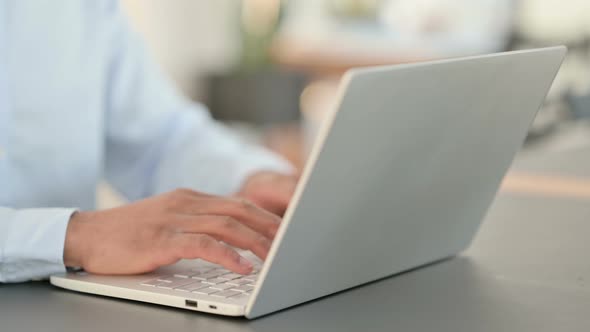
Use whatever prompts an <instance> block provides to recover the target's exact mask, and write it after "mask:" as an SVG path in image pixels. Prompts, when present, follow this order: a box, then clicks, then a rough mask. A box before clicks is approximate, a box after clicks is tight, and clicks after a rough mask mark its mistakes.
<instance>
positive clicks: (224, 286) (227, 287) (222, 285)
mask: <svg viewBox="0 0 590 332" xmlns="http://www.w3.org/2000/svg"><path fill="white" fill-rule="evenodd" d="M208 286H211V288H215V289H219V290H226V289H230V288H234V287H236V286H234V285H229V284H219V285H213V286H212V285H208Z"/></svg>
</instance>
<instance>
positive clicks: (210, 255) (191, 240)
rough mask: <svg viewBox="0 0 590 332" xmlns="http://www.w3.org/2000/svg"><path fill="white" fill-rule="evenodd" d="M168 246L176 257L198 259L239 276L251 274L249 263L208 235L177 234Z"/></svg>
mask: <svg viewBox="0 0 590 332" xmlns="http://www.w3.org/2000/svg"><path fill="white" fill-rule="evenodd" d="M169 245H170V246H171V247H172V248H175V250H176V251H177V255H178V256H179V257H180V258H183V259H196V258H200V259H203V260H206V261H208V262H211V263H214V264H219V265H221V266H223V267H225V268H227V269H228V270H231V271H233V272H236V273H240V274H250V273H251V272H252V263H251V262H249V261H248V260H247V259H245V258H244V257H242V256H240V254H238V253H237V252H236V251H235V250H234V249H232V248H230V247H229V246H227V245H225V244H222V243H220V242H219V241H218V240H216V239H215V238H213V237H211V236H208V235H204V234H191V233H177V234H176V235H175V236H173V237H172V238H171V239H170V244H169Z"/></svg>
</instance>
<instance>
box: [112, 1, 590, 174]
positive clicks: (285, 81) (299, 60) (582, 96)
mask: <svg viewBox="0 0 590 332" xmlns="http://www.w3.org/2000/svg"><path fill="white" fill-rule="evenodd" d="M121 1H122V4H123V7H124V8H125V10H126V11H127V13H128V15H129V17H130V20H131V22H132V25H133V26H134V27H135V29H136V30H137V31H138V32H139V33H140V34H141V35H142V36H143V37H144V39H145V41H146V43H147V44H148V47H149V48H150V50H151V51H152V53H153V54H154V56H155V57H156V59H157V60H158V61H159V62H160V64H161V65H162V66H163V68H164V69H165V70H166V71H167V72H168V74H169V75H170V76H171V77H172V78H173V79H174V81H175V82H176V83H177V84H178V87H179V88H180V89H181V90H182V91H183V92H184V93H185V94H186V95H187V96H188V97H190V98H192V99H194V100H195V101H199V102H202V103H204V104H206V105H207V106H208V107H209V109H210V110H211V112H212V114H213V116H214V117H216V118H218V119H220V120H222V121H224V122H226V123H228V124H229V125H230V126H231V127H233V128H235V129H236V130H237V131H238V132H240V133H241V134H243V135H244V137H246V138H248V139H252V140H256V141H259V142H262V143H263V144H265V145H267V146H269V147H270V148H272V149H274V150H275V151H277V152H279V153H281V154H282V155H284V156H285V157H287V158H288V159H290V160H291V161H292V162H293V163H294V164H295V165H297V166H301V165H303V163H304V160H305V154H306V151H307V150H308V149H309V146H310V144H311V142H313V139H314V137H315V136H314V135H315V132H316V130H317V128H318V126H319V125H320V124H321V122H322V119H323V118H324V115H325V114H326V113H327V112H328V111H329V110H330V109H332V107H333V105H334V102H335V90H336V88H337V86H338V82H339V79H340V77H341V75H342V74H343V73H344V72H345V71H346V70H347V69H349V68H352V67H358V66H369V65H384V64H399V63H410V62H417V61H426V60H433V59H442V58H449V57H457V56H464V55H475V54H483V53H490V52H499V51H506V50H514V49H520V48H530V47H541V46H549V45H556V44H565V45H567V46H568V47H569V49H570V53H569V55H568V57H567V60H566V62H565V64H564V67H563V70H562V71H561V73H560V74H559V77H558V78H557V80H556V82H555V84H554V86H553V88H552V91H551V93H550V96H549V98H548V99H547V102H546V104H545V105H544V107H543V109H542V111H541V112H540V114H539V116H538V118H537V119H536V121H535V123H534V125H533V128H532V129H531V132H530V135H529V138H528V140H527V146H528V147H529V148H534V146H535V145H536V144H539V142H542V143H544V144H543V146H544V148H545V149H572V148H576V147H579V146H584V145H588V144H589V143H590V125H588V123H589V121H588V119H590V1H588V0H290V1H287V0H283V1H281V0H216V1H210V0H174V1H157V0H150V1H145V0H121ZM441 88H444V87H441Z"/></svg>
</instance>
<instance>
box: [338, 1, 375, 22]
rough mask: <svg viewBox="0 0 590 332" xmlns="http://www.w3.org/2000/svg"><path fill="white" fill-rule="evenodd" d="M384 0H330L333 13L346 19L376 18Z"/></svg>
mask: <svg viewBox="0 0 590 332" xmlns="http://www.w3.org/2000/svg"><path fill="white" fill-rule="evenodd" d="M381 2H382V0H330V1H329V6H330V11H331V12H332V14H333V15H334V16H335V17H337V18H339V19H345V20H375V19H376V18H377V12H378V10H379V7H380V5H381Z"/></svg>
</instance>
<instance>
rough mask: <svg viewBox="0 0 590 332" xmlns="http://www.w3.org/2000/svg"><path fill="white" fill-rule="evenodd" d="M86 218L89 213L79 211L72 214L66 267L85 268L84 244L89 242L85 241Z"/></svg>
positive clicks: (69, 225) (69, 223)
mask: <svg viewBox="0 0 590 332" xmlns="http://www.w3.org/2000/svg"><path fill="white" fill-rule="evenodd" d="M86 216H87V212H80V211H78V212H75V213H74V214H72V216H71V217H70V221H69V222H68V227H67V230H66V240H65V244H64V255H63V260H64V265H65V266H66V267H84V255H85V254H84V252H85V249H84V244H85V243H86V242H87V241H86V240H85V239H84V237H85V235H84V234H85V232H84V225H83V224H84V223H83V220H85V219H86Z"/></svg>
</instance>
